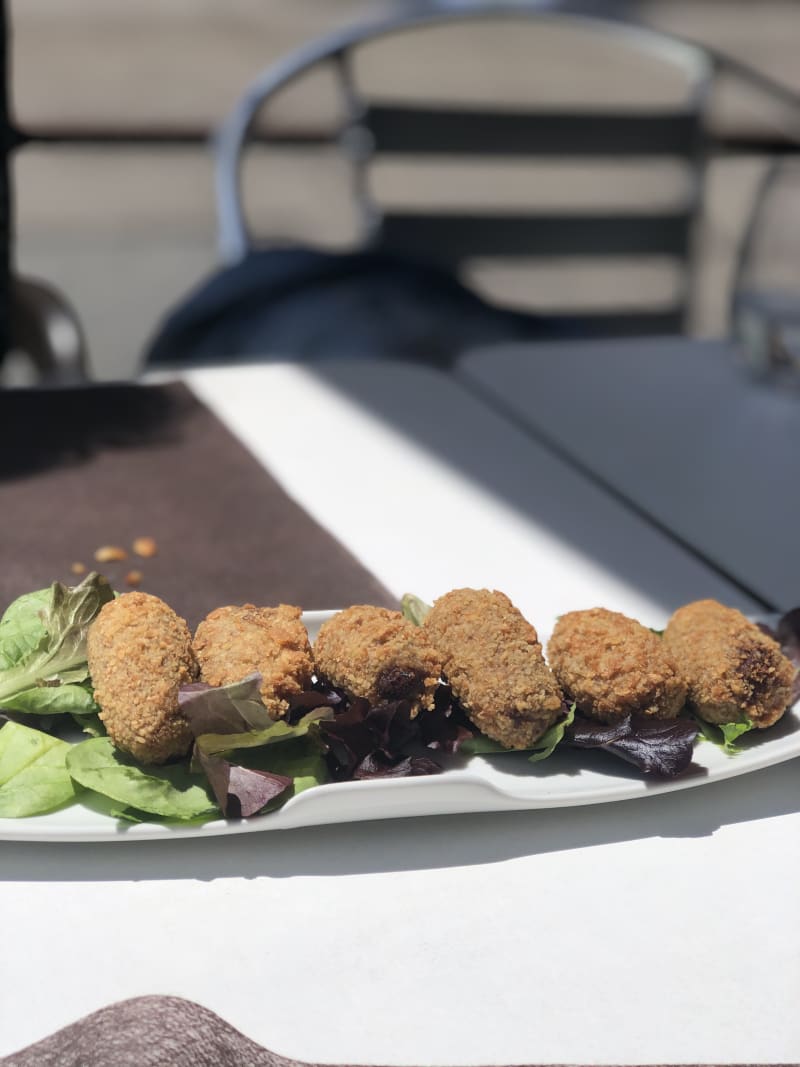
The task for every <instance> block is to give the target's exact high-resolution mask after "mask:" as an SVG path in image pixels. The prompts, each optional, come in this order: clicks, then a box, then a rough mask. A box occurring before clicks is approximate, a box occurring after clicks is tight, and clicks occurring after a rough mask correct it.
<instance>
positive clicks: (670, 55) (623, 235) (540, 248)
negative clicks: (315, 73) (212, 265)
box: [216, 0, 713, 334]
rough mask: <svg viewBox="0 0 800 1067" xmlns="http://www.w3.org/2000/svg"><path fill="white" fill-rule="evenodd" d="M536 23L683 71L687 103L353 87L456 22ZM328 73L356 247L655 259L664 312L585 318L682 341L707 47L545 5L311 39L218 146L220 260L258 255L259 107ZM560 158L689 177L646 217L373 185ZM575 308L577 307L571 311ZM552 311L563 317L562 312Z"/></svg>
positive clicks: (448, 11) (415, 16)
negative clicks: (400, 193) (337, 109)
mask: <svg viewBox="0 0 800 1067" xmlns="http://www.w3.org/2000/svg"><path fill="white" fill-rule="evenodd" d="M498 18H512V19H521V18H523V19H537V20H539V21H540V23H541V25H545V24H553V23H557V24H563V25H567V26H575V27H577V28H579V29H580V30H584V29H585V30H588V31H592V32H596V33H597V34H598V35H601V36H602V37H606V38H607V37H612V38H614V39H615V40H618V41H620V42H622V44H623V45H624V46H625V47H627V48H630V49H631V50H633V51H636V52H638V53H640V54H641V55H643V56H645V57H646V58H647V61H648V62H650V63H652V64H653V65H654V66H661V67H669V68H672V69H673V70H675V71H678V72H679V73H680V75H681V77H682V79H683V82H684V83H685V94H684V97H683V99H682V100H681V101H680V103H679V104H677V105H675V106H671V107H667V108H665V107H663V106H659V107H654V108H650V109H648V108H647V107H645V106H642V103H641V101H638V100H637V99H635V98H634V99H632V101H631V106H630V107H627V106H626V107H615V108H614V109H608V108H607V107H603V108H596V107H591V106H587V107H586V108H585V109H584V108H581V109H575V108H573V109H568V108H564V107H563V106H559V107H556V108H554V107H552V106H551V107H547V106H540V107H530V108H529V107H527V106H526V107H525V108H524V109H522V108H520V107H518V106H513V107H498V106H494V105H492V106H488V107H487V106H483V105H481V104H477V105H473V106H470V107H468V108H464V107H454V106H452V105H451V104H450V103H444V104H442V103H439V102H430V103H429V102H428V101H427V100H426V101H424V102H422V103H419V102H416V101H414V100H412V101H411V102H408V101H406V100H399V101H398V100H395V99H392V100H385V99H375V98H371V97H370V96H368V95H367V94H366V93H365V92H364V91H362V89H361V88H360V86H359V84H358V79H357V77H356V74H355V64H354V56H355V55H356V54H357V53H358V51H359V50H360V49H363V48H364V46H366V45H368V44H370V43H372V42H375V41H377V40H378V39H385V38H387V37H389V36H391V35H394V34H399V33H405V32H412V31H421V30H423V29H425V28H433V27H439V26H441V25H443V24H448V23H453V22H455V21H464V20H470V21H475V20H479V19H483V20H487V19H491V20H497V19H498ZM321 64H329V65H332V66H333V68H334V70H335V71H336V74H337V77H338V79H339V85H340V90H341V94H342V99H343V101H344V105H345V106H344V111H345V121H344V124H343V126H342V127H341V128H340V129H339V130H338V131H337V132H336V136H337V137H338V139H339V143H340V145H341V147H342V149H343V151H345V152H346V153H347V154H348V157H349V159H350V161H351V163H352V167H353V174H354V179H355V181H354V190H355V195H356V198H357V201H358V208H359V214H360V219H361V224H362V225H361V240H362V246H366V247H371V248H375V249H379V250H382V251H389V252H396V253H400V254H406V255H408V256H409V257H413V258H417V259H423V260H426V261H431V262H437V263H441V264H444V265H446V266H448V267H451V268H453V269H455V270H461V269H462V268H463V267H464V266H465V265H466V264H468V263H469V262H471V261H475V260H486V259H491V258H495V257H497V258H499V259H501V260H503V261H509V260H510V261H514V260H517V261H522V260H524V261H526V262H528V261H535V260H541V261H543V262H544V263H551V262H556V261H557V262H559V263H560V264H563V263H564V262H565V261H570V260H574V261H576V262H585V261H587V260H588V261H592V260H594V261H599V260H600V259H609V258H611V259H617V260H619V259H623V260H626V261H630V262H635V261H637V260H639V259H642V258H643V257H649V258H650V259H652V258H653V257H657V258H660V259H662V260H668V261H670V262H671V263H674V264H675V265H677V267H678V271H677V276H678V283H677V285H676V286H675V288H674V292H673V295H672V296H671V298H670V299H669V300H668V301H667V302H666V303H665V302H663V301H659V302H658V306H656V307H653V308H644V309H643V308H641V307H640V308H637V309H636V310H633V311H632V310H631V308H630V307H629V306H627V305H628V301H627V296H628V294H627V293H621V294H620V300H619V301H618V306H616V307H612V308H610V309H605V310H604V311H603V312H602V313H597V312H594V313H585V314H581V315H579V316H578V315H575V314H574V312H573V317H580V318H581V319H582V320H583V322H584V325H585V327H586V329H587V330H588V331H591V332H594V333H617V334H619V333H631V332H634V333H637V332H638V333H653V332H679V331H681V330H682V329H684V328H685V326H686V321H687V315H688V312H689V302H690V296H691V289H692V276H691V274H692V266H693V251H694V248H693V240H694V230H695V224H696V221H697V219H698V215H699V212H700V209H701V202H702V187H703V170H704V163H705V138H704V108H705V103H706V98H707V94H708V90H709V87H710V84H711V78H712V71H713V67H712V63H711V61H710V60H709V58H708V56H707V54H706V53H705V52H704V51H703V50H702V49H700V48H698V47H695V46H693V45H689V44H685V43H683V42H678V41H675V40H674V39H672V38H670V37H667V36H665V35H662V34H660V33H655V32H653V31H650V30H647V29H644V28H641V27H637V26H633V25H630V24H628V23H622V22H617V21H609V20H604V19H598V18H595V17H586V16H584V15H575V14H565V13H564V12H561V11H558V10H556V9H555V7H554V5H553V4H548V3H538V4H537V3H527V4H525V3H505V4H504V3H498V2H496V0H495V2H491V3H490V2H484V3H474V2H472V3H453V2H452V0H451V3H449V4H448V5H446V6H440V7H438V8H436V9H434V10H426V11H420V10H416V11H414V10H412V11H411V12H410V13H405V14H399V15H397V16H395V17H391V18H386V19H383V20H380V21H374V22H370V23H365V24H363V25H360V26H354V27H349V28H348V29H346V30H343V31H341V32H339V33H336V34H333V35H331V36H329V37H327V38H324V39H322V40H320V41H316V42H313V43H311V44H310V45H308V46H306V47H305V48H303V49H301V50H300V51H298V52H297V53H295V54H293V55H291V56H289V57H287V58H286V59H284V60H283V61H282V62H280V63H278V64H277V65H275V66H273V67H271V68H269V69H268V70H266V71H265V72H264V73H263V74H262V75H261V76H260V77H259V78H257V79H256V81H255V82H254V83H253V84H252V85H251V87H250V88H249V89H248V90H247V92H246V93H245V94H244V96H243V97H242V98H241V100H240V101H239V103H238V104H237V105H236V107H235V108H234V110H233V111H232V113H231V114H230V115H229V117H228V118H227V120H226V121H225V122H224V124H223V125H222V127H221V129H220V131H219V135H218V138H217V158H216V168H217V170H216V176H217V204H218V220H219V228H220V252H221V255H222V258H223V259H224V260H226V261H228V262H234V261H236V260H238V259H240V258H242V257H243V256H244V255H245V254H246V253H247V251H248V249H249V248H250V247H251V244H252V238H251V236H250V234H249V232H248V227H247V224H246V221H245V212H244V206H243V204H242V197H241V176H240V167H241V161H242V153H243V150H244V147H245V144H246V141H247V138H248V134H249V133H250V131H251V129H252V128H253V126H254V122H255V120H256V116H257V115H258V114H259V112H260V110H261V108H262V106H263V105H264V103H265V102H266V101H268V100H269V99H270V98H271V97H273V96H274V95H275V94H277V93H279V92H280V91H281V90H282V89H283V88H284V87H285V86H287V85H288V84H289V83H291V82H293V81H295V80H296V79H298V78H300V77H301V76H302V75H303V74H304V73H306V72H307V71H309V70H310V69H312V68H315V67H319V66H320V65H321ZM408 158H414V159H435V160H442V159H448V158H449V159H451V160H458V161H463V162H464V163H465V164H466V163H467V161H469V160H481V161H486V160H500V159H505V160H511V161H519V160H523V159H524V160H535V161H550V162H551V161H556V160H564V161H571V162H582V163H583V164H584V165H586V166H592V165H593V164H595V163H596V162H597V161H599V160H601V159H603V160H606V159H609V158H611V159H615V160H617V161H619V160H630V161H634V160H635V161H642V160H651V161H666V160H670V161H673V160H677V161H679V162H680V164H681V165H682V166H683V168H684V169H685V170H686V172H687V173H688V181H686V182H685V183H684V190H685V193H684V195H683V197H682V199H681V201H680V202H679V203H677V204H676V203H674V202H672V203H670V204H668V205H666V206H647V207H646V208H645V209H644V210H642V209H637V210H634V211H628V210H617V209H614V210H608V209H607V208H605V209H603V208H602V207H600V208H599V209H595V208H593V207H592V206H591V205H588V206H586V205H581V206H580V208H579V209H569V210H563V209H557V210H553V209H552V208H549V209H548V208H545V209H543V210H539V209H530V208H527V207H526V208H525V210H520V209H515V210H512V211H508V210H505V209H501V210H496V209H493V210H483V209H470V210H458V209H456V210H454V209H448V210H442V209H441V208H436V207H434V208H429V207H427V206H425V207H424V208H419V207H417V206H416V205H413V206H411V207H407V206H405V207H400V208H398V207H389V208H386V207H384V206H381V205H380V204H379V203H378V202H377V200H376V198H375V197H374V195H373V194H372V191H371V190H370V184H369V174H370V171H371V169H372V168H373V167H374V165H375V163H376V161H378V160H384V159H408ZM573 304H574V301H573ZM551 310H560V309H558V308H556V309H551Z"/></svg>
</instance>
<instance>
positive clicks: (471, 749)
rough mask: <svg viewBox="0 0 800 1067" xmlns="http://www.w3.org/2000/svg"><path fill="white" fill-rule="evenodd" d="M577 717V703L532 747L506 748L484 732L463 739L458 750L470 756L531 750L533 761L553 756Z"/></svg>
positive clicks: (531, 760) (531, 759)
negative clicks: (565, 732)
mask: <svg viewBox="0 0 800 1067" xmlns="http://www.w3.org/2000/svg"><path fill="white" fill-rule="evenodd" d="M574 719H575V705H574V704H572V705H571V706H570V708H569V710H568V711H567V713H566V715H565V716H564V717H563V718H562V719H559V720H558V722H557V723H554V724H553V725H552V726H551V727H550V729H549V730H545V732H544V733H543V734H542V736H541V737H540V738H539V740H538V741H536V742H535V743H534V744H533V745H531V747H530V748H506V746H505V745H501V744H500V742H499V741H493V740H492V739H491V738H490V737H486V736H485V735H484V734H475V735H474V737H468V738H467V739H466V740H465V741H462V742H461V744H460V746H459V749H458V751H459V752H463V753H464V754H465V755H468V756H496V755H498V754H499V753H501V752H530V753H532V755H530V756H529V757H528V759H529V760H530V762H531V763H538V762H539V761H540V760H543V759H547V757H548V756H552V754H553V751H554V749H555V747H556V745H558V744H560V743H561V741H563V740H564V731H565V730H566V729H567V727H568V726H571V725H572V723H573V721H574Z"/></svg>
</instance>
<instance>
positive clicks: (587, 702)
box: [547, 608, 686, 722]
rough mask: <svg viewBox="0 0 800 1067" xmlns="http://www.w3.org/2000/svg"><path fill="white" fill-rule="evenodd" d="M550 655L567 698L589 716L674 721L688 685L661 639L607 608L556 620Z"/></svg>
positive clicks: (612, 720)
mask: <svg viewBox="0 0 800 1067" xmlns="http://www.w3.org/2000/svg"><path fill="white" fill-rule="evenodd" d="M547 659H548V662H549V664H550V666H551V668H552V670H553V674H555V676H556V678H557V679H558V682H559V684H560V685H561V687H562V689H563V690H564V695H565V697H566V699H567V701H569V702H573V701H574V703H575V705H576V707H577V710H578V711H579V712H580V713H581V714H582V715H586V716H587V717H588V718H592V719H598V720H599V721H600V722H618V721H620V720H621V719H624V718H625V716H626V715H633V714H636V715H648V716H651V717H653V718H656V719H674V718H675V717H676V716H677V715H678V714H679V713H680V710H681V708H682V707H683V705H684V704H685V702H686V685H685V683H684V682H683V680H682V679H681V677H680V675H679V673H678V670H677V667H676V665H675V663H674V661H673V658H672V655H671V654H670V652H669V651H668V650H667V648H666V647H665V646H664V643H663V641H662V640H661V638H660V637H659V636H658V635H657V634H654V633H653V632H652V631H651V630H648V629H647V627H645V626H642V625H641V623H639V622H637V621H636V620H635V619H630V618H628V616H626V615H621V614H620V613H619V612H616V611H608V610H607V609H606V608H590V609H588V610H587V611H571V612H568V613H567V614H566V615H562V616H561V618H560V619H559V620H558V621H557V622H556V625H555V628H554V630H553V636H552V637H551V638H550V640H549V641H548V643H547Z"/></svg>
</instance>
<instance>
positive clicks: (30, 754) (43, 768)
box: [0, 722, 79, 819]
mask: <svg viewBox="0 0 800 1067" xmlns="http://www.w3.org/2000/svg"><path fill="white" fill-rule="evenodd" d="M71 747H72V746H71V745H69V744H68V743H67V742H66V741H60V740H58V738H56V737H51V736H50V735H49V734H44V733H42V732H41V730H32V729H31V728H30V727H29V726H21V725H20V724H19V723H16V722H6V723H5V725H4V726H3V727H2V728H1V729H0V817H2V818H5V819H18V818H21V817H23V816H27V815H40V814H42V813H43V812H47V811H53V809H54V808H60V807H62V805H64V804H69V803H70V802H71V801H73V800H74V799H75V797H76V795H77V793H78V791H79V787H78V786H77V785H76V784H75V782H73V780H72V778H71V777H70V775H69V773H68V771H67V767H66V756H67V753H68V752H69V751H70V748H71Z"/></svg>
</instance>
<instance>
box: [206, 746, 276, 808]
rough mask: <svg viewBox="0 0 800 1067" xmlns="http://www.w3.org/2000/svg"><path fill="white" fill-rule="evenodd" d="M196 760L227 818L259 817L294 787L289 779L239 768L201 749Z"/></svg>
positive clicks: (267, 772)
mask: <svg viewBox="0 0 800 1067" xmlns="http://www.w3.org/2000/svg"><path fill="white" fill-rule="evenodd" d="M195 756H196V758H197V762H198V763H199V765H200V766H201V767H202V769H203V771H204V772H205V775H206V777H207V778H208V782H209V785H210V786H211V789H212V791H213V793H214V796H215V797H216V800H217V804H219V807H220V811H221V812H222V814H223V815H224V816H225V817H226V818H243V819H247V818H249V817H250V816H251V815H256V814H257V813H258V812H259V811H262V810H263V809H264V808H265V807H266V806H267V805H268V804H272V803H273V802H274V801H276V800H278V798H279V797H282V796H283V795H284V794H286V793H287V791H288V790H290V789H291V787H292V779H291V778H289V777H287V776H286V775H283V774H274V773H273V772H272V771H262V770H255V769H253V768H250V767H240V766H238V765H237V764H234V763H229V762H228V761H227V760H224V759H222V758H221V757H220V756H208V755H206V753H205V752H203V750H202V749H201V748H199V747H198V746H195Z"/></svg>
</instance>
